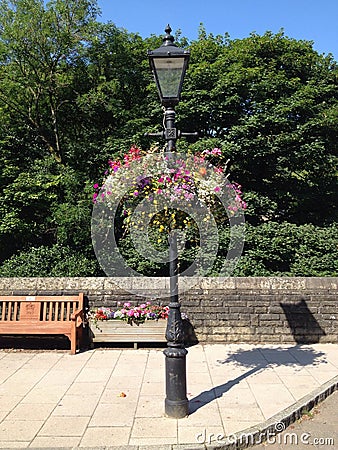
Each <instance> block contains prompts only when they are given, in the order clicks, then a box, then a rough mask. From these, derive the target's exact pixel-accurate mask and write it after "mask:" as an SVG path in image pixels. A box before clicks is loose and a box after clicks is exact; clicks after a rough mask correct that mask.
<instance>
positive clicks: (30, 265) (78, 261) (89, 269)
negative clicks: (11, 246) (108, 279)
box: [0, 244, 102, 277]
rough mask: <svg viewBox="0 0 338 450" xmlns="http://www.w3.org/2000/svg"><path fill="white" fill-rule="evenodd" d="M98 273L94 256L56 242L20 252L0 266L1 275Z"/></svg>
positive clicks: (29, 275)
mask: <svg viewBox="0 0 338 450" xmlns="http://www.w3.org/2000/svg"><path fill="white" fill-rule="evenodd" d="M99 274H100V269H99V266H98V263H97V261H96V260H95V259H94V258H93V259H90V258H89V257H87V256H85V255H82V254H81V253H76V252H74V251H73V250H71V249H69V248H68V247H61V246H59V245H57V244H56V245H54V246H52V247H46V246H42V247H38V248H35V247H33V248H32V249H30V250H29V251H26V252H20V253H19V254H17V255H14V256H12V257H11V258H10V259H8V260H6V261H5V262H4V263H3V264H2V266H1V267H0V276H1V277H86V276H88V277H89V276H95V275H99ZM101 275H102V274H101Z"/></svg>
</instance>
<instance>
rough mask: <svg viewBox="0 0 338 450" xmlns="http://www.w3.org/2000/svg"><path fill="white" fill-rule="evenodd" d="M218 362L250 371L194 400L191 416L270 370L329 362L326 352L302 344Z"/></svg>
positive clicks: (255, 351) (250, 352)
mask: <svg viewBox="0 0 338 450" xmlns="http://www.w3.org/2000/svg"><path fill="white" fill-rule="evenodd" d="M217 363H218V364H220V365H223V364H224V365H226V366H227V367H229V365H232V366H235V367H241V368H247V369H248V371H247V372H245V373H243V374H241V375H239V376H238V377H237V378H235V379H233V380H229V381H226V382H225V383H223V384H221V385H218V386H215V387H212V388H211V389H209V390H207V391H203V392H201V393H200V394H198V395H197V396H196V397H194V398H192V399H190V401H189V414H194V413H195V412H196V411H197V410H199V409H200V408H203V406H205V405H207V404H208V403H211V402H213V401H214V400H216V399H217V398H220V397H222V396H223V395H224V394H226V393H227V392H229V391H230V390H231V389H232V388H233V387H234V386H236V385H238V384H239V383H240V382H241V381H243V380H245V379H246V378H248V377H250V376H251V375H253V374H256V373H258V372H262V371H263V370H265V369H267V368H274V367H279V366H286V367H295V368H297V367H299V368H302V367H306V366H313V365H318V364H319V363H327V361H326V360H325V353H323V352H321V351H316V350H314V349H312V348H307V347H302V346H301V345H295V346H294V347H290V348H283V347H276V348H266V347H255V348H253V349H250V350H242V349H239V350H237V351H235V352H234V353H233V354H232V355H230V356H228V357H226V358H225V359H218V360H217Z"/></svg>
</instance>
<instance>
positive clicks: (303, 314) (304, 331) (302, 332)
mask: <svg viewBox="0 0 338 450" xmlns="http://www.w3.org/2000/svg"><path fill="white" fill-rule="evenodd" d="M280 306H281V308H282V309H283V311H284V314H285V316H286V320H287V321H288V324H289V327H290V330H291V333H292V335H293V337H294V339H295V341H296V342H297V344H317V343H318V342H319V341H320V338H321V337H322V336H326V333H325V331H324V330H323V329H322V328H321V326H320V325H319V323H318V322H317V320H316V318H315V317H314V315H313V314H312V312H311V311H310V309H309V307H308V306H307V304H306V301H305V300H301V301H300V302H298V303H280Z"/></svg>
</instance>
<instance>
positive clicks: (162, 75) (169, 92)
mask: <svg viewBox="0 0 338 450" xmlns="http://www.w3.org/2000/svg"><path fill="white" fill-rule="evenodd" d="M153 61H154V66H155V69H156V73H157V79H158V82H159V85H160V86H159V87H160V90H161V93H162V97H165V98H177V97H179V94H180V85H181V78H182V71H183V67H184V58H154V60H153Z"/></svg>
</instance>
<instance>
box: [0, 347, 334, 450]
mask: <svg viewBox="0 0 338 450" xmlns="http://www.w3.org/2000/svg"><path fill="white" fill-rule="evenodd" d="M188 350H189V353H188V356H187V373H188V375H187V382H188V398H189V400H190V415H189V417H187V418H184V419H179V420H176V419H170V418H166V417H164V414H163V410H164V397H165V394H164V376H165V374H164V356H163V353H162V350H155V349H139V350H132V349H123V350H120V349H95V350H91V351H87V352H84V353H81V354H78V355H75V356H70V355H69V354H68V352H66V351H61V352H60V351H59V352H6V351H1V350H0V448H6V449H9V448H28V447H29V448H48V449H52V448H77V447H80V448H92V449H93V448H97V447H101V448H102V447H105V448H109V447H114V446H116V447H122V446H126V447H125V449H129V450H135V449H136V448H138V446H140V448H146V447H143V446H148V447H149V446H154V447H153V448H154V449H155V448H156V449H157V450H162V449H171V448H173V449H178V448H180V449H184V450H186V449H192V448H193V449H202V448H205V447H211V448H212V447H213V446H217V445H218V446H221V447H223V448H227V447H228V448H229V446H230V445H232V442H234V441H235V440H237V441H238V442H239V439H240V435H242V437H241V441H240V442H241V444H240V445H241V446H242V447H245V446H246V445H249V444H251V443H253V442H252V441H253V440H255V439H257V436H258V433H266V432H273V431H274V430H276V429H281V428H283V427H285V426H287V425H289V423H290V422H292V421H293V420H294V419H295V418H297V417H299V416H300V412H301V410H302V409H304V408H308V409H310V407H311V406H312V405H313V400H315V401H317V400H321V399H323V398H325V397H326V396H327V395H328V394H329V393H331V392H332V391H333V390H334V389H335V388H337V386H338V376H337V374H338V346H337V345H333V344H314V345H302V346H301V345H294V346H290V345H263V346H262V345H246V344H239V345H234V344H231V345H229V344H228V345H227V344H215V345H197V346H194V347H191V348H189V349H188ZM236 433H237V434H236ZM233 448H234V447H233ZM285 448H288V447H285ZM332 448H334V447H332Z"/></svg>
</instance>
